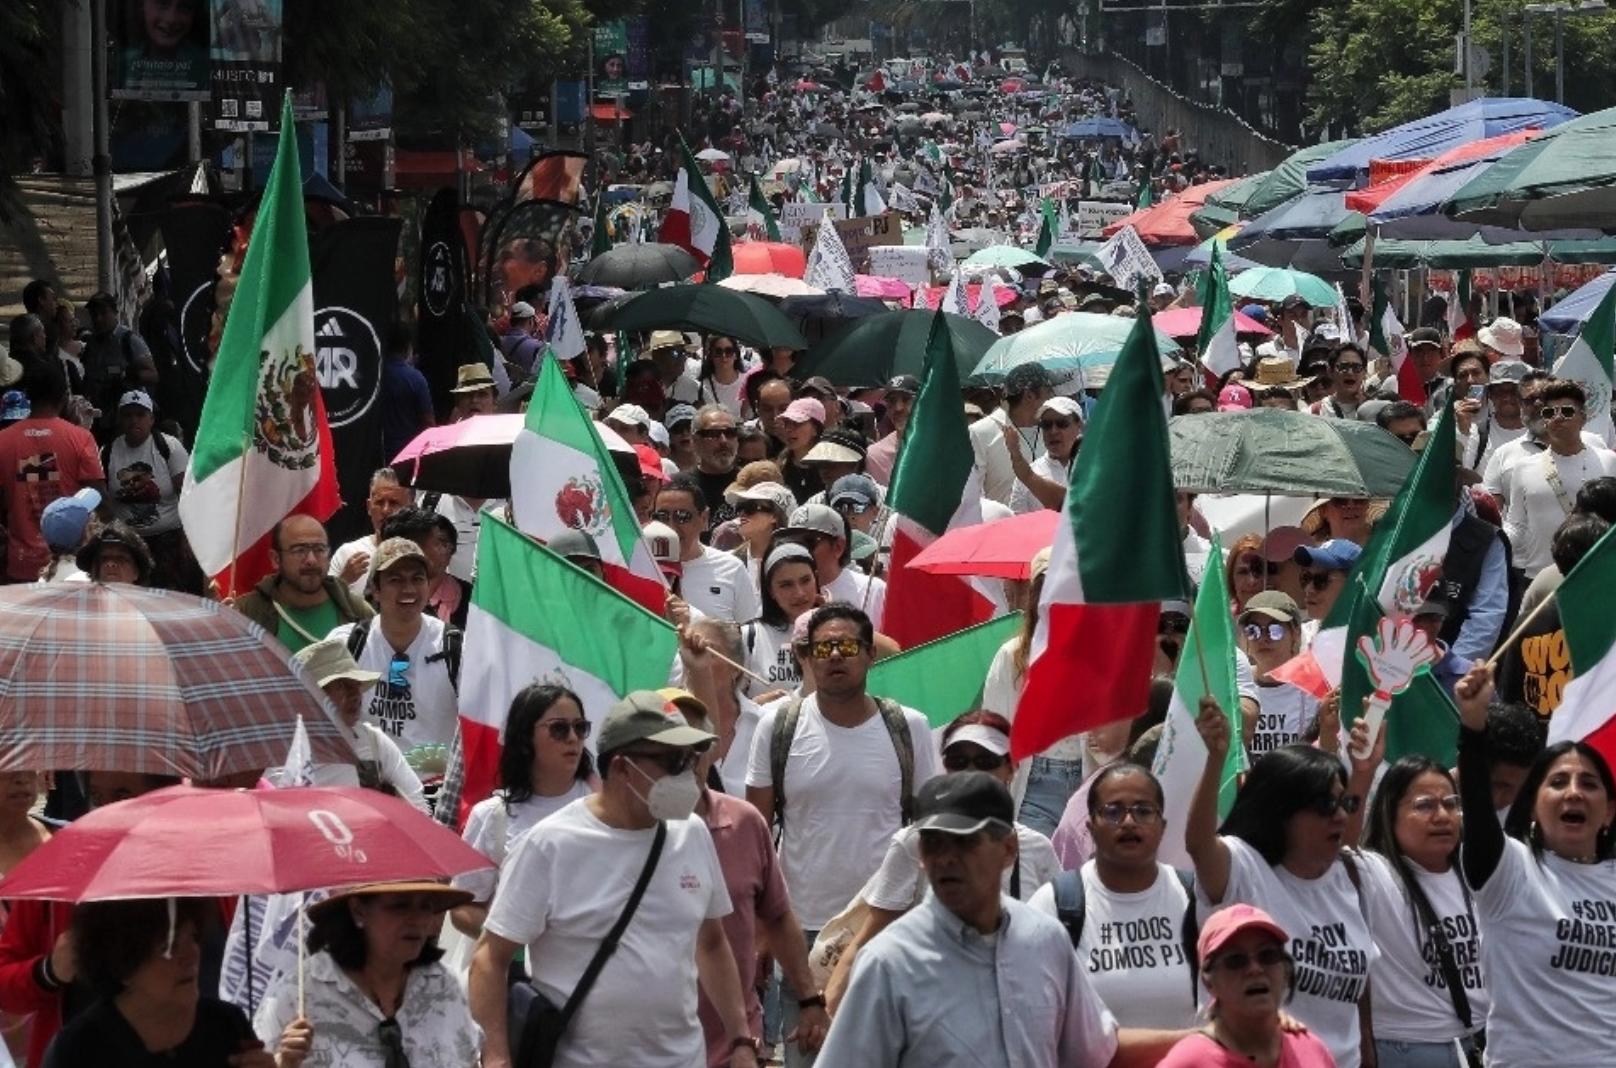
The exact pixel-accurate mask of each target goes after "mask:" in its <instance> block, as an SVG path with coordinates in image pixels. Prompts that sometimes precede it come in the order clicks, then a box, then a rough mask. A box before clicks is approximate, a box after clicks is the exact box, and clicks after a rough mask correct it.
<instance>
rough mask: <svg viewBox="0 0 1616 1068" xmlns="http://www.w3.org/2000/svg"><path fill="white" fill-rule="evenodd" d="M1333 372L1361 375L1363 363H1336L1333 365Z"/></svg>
mask: <svg viewBox="0 0 1616 1068" xmlns="http://www.w3.org/2000/svg"><path fill="white" fill-rule="evenodd" d="M1335 373H1336V374H1338V375H1361V374H1363V373H1364V365H1363V364H1361V363H1338V364H1336V365H1335Z"/></svg>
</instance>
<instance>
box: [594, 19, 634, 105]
mask: <svg viewBox="0 0 1616 1068" xmlns="http://www.w3.org/2000/svg"><path fill="white" fill-rule="evenodd" d="M626 92H628V28H627V26H626V24H625V23H624V22H623V20H622V19H613V20H612V21H611V22H601V23H597V24H596V25H595V95H596V96H597V97H606V98H608V99H609V98H611V97H614V96H616V95H617V94H619V93H626Z"/></svg>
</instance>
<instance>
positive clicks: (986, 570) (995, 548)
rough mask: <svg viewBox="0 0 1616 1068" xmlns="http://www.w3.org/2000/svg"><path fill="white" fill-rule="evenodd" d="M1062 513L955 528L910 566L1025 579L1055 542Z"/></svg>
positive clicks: (1030, 514) (1049, 511)
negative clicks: (1034, 560) (1034, 562)
mask: <svg viewBox="0 0 1616 1068" xmlns="http://www.w3.org/2000/svg"><path fill="white" fill-rule="evenodd" d="M1060 520H1061V513H1060V512H1057V511H1055V510H1054V509H1051V508H1040V509H1039V510H1038V511H1036V512H1027V513H1026V514H1025V515H1017V516H1011V517H1010V518H1009V519H998V520H994V521H993V522H991V523H976V524H973V525H971V526H968V527H955V528H954V529H953V530H950V531H948V532H947V533H946V534H944V535H943V536H942V537H940V538H938V539H937V540H936V541H934V542H932V543H931V544H930V545H928V546H927V547H926V548H925V549H924V550H923V551H922V552H920V553H919V554H918V555H916V556H915V557H914V558H913V559H912V560H910V561H909V566H910V567H917V568H919V569H920V570H922V571H929V572H931V573H932V574H934V575H985V576H991V577H994V578H1006V579H1026V578H1028V577H1030V576H1031V574H1032V558H1033V556H1034V555H1036V554H1037V552H1038V551H1039V550H1040V549H1047V548H1049V546H1050V545H1051V544H1052V543H1053V542H1054V540H1055V527H1056V526H1057V525H1058V524H1059V523H1060Z"/></svg>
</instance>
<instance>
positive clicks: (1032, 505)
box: [1010, 452, 1072, 515]
mask: <svg viewBox="0 0 1616 1068" xmlns="http://www.w3.org/2000/svg"><path fill="white" fill-rule="evenodd" d="M1028 466H1029V467H1031V468H1032V472H1033V474H1035V475H1042V476H1043V477H1044V478H1047V479H1052V480H1054V481H1056V482H1059V483H1060V484H1061V485H1065V484H1066V482H1067V481H1068V480H1069V479H1070V477H1071V470H1072V469H1071V466H1070V465H1069V464H1063V463H1061V462H1060V461H1059V460H1057V459H1055V458H1054V457H1053V456H1051V455H1049V454H1048V453H1047V452H1046V453H1045V454H1044V455H1042V456H1040V457H1038V459H1036V460H1034V461H1032V463H1030V464H1028ZM1043 507H1044V506H1043V504H1042V503H1041V502H1040V501H1039V500H1038V498H1037V497H1034V496H1033V493H1032V490H1030V489H1028V488H1027V484H1026V483H1025V482H1023V481H1021V480H1020V479H1019V478H1018V479H1016V485H1015V488H1014V489H1012V490H1011V491H1010V510H1011V511H1012V512H1014V513H1016V514H1017V515H1025V514H1026V513H1028V512H1037V511H1041V510H1043Z"/></svg>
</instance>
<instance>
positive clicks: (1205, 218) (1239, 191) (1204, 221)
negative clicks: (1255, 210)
mask: <svg viewBox="0 0 1616 1068" xmlns="http://www.w3.org/2000/svg"><path fill="white" fill-rule="evenodd" d="M1268 174H1269V172H1268V171H1259V172H1258V173H1256V174H1248V175H1246V177H1244V178H1236V179H1235V180H1234V181H1232V182H1230V183H1229V184H1228V185H1226V186H1224V187H1223V188H1222V189H1219V190H1218V191H1217V192H1215V193H1213V194H1212V195H1211V196H1208V197H1207V198H1206V202H1205V203H1204V204H1202V205H1201V207H1200V208H1199V209H1197V210H1196V211H1193V212H1191V213H1190V225H1192V226H1194V227H1195V232H1196V233H1197V234H1200V235H1201V237H1203V238H1207V237H1211V236H1212V235H1213V234H1215V233H1217V232H1218V231H1220V230H1222V229H1224V228H1225V227H1227V226H1232V225H1234V224H1235V223H1237V222H1239V221H1240V209H1241V208H1243V207H1245V204H1246V201H1247V200H1248V199H1249V198H1250V197H1251V195H1252V194H1253V193H1255V192H1256V191H1257V187H1258V186H1260V185H1261V184H1262V183H1263V180H1264V179H1266V178H1267V177H1268Z"/></svg>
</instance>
